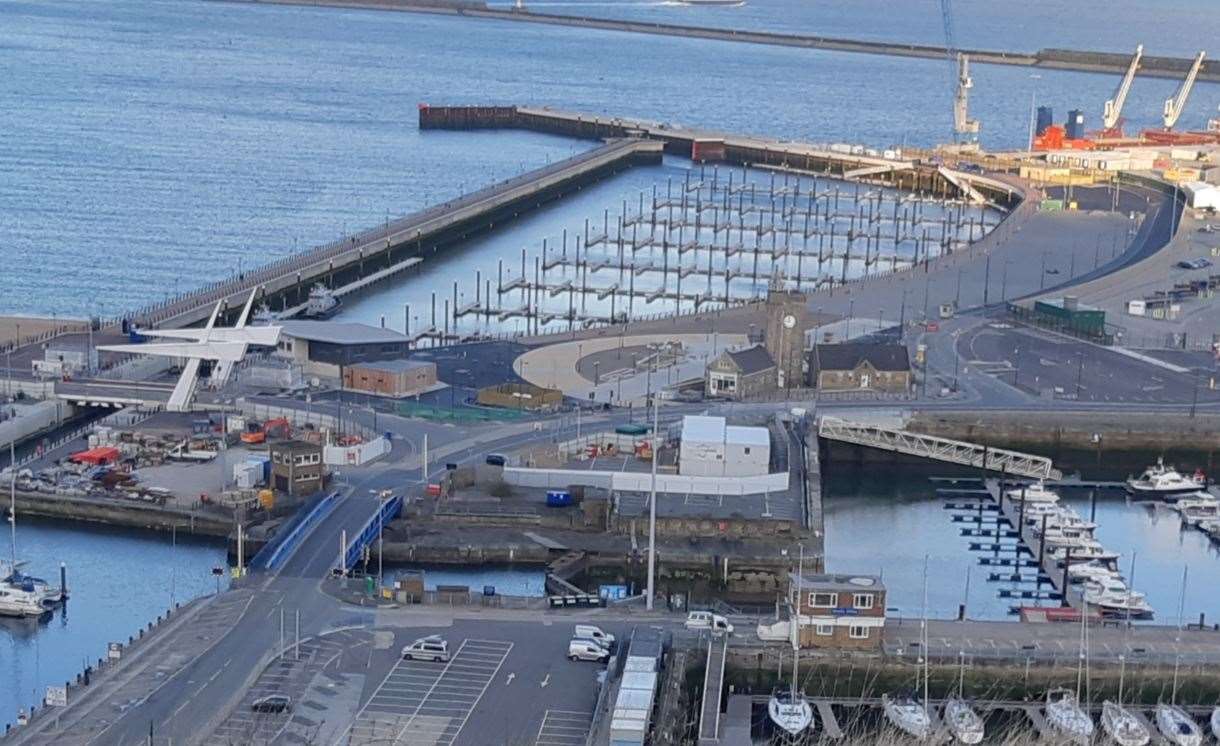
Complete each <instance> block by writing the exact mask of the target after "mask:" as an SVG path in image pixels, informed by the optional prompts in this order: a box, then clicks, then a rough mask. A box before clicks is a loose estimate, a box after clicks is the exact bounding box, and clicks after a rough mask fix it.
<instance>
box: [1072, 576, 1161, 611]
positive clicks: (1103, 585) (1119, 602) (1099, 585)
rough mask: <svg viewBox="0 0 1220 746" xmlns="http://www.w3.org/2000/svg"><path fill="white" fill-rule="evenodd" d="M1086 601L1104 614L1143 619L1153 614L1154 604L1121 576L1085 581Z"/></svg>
mask: <svg viewBox="0 0 1220 746" xmlns="http://www.w3.org/2000/svg"><path fill="white" fill-rule="evenodd" d="M1084 601H1085V603H1086V604H1088V605H1089V606H1094V607H1096V608H1097V610H1098V611H1099V612H1101V614H1102V615H1103V616H1108V617H1131V618H1132V619H1141V618H1147V617H1150V616H1152V606H1151V605H1149V603H1148V600H1147V599H1146V598H1145V597H1144V594H1142V593H1140V592H1139V591H1133V590H1131V589H1130V588H1128V587H1127V584H1126V583H1124V582H1123V581H1122V580H1121V579H1119V578H1111V579H1109V580H1105V579H1100V578H1099V579H1095V580H1088V581H1085V586H1084Z"/></svg>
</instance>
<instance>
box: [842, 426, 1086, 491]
mask: <svg viewBox="0 0 1220 746" xmlns="http://www.w3.org/2000/svg"><path fill="white" fill-rule="evenodd" d="M818 436H819V437H821V438H824V439H826V440H834V441H838V442H840V443H851V444H854V445H860V446H867V447H869V448H877V449H880V450H883V451H894V452H896V453H905V454H908V455H911V456H920V457H922V458H928V459H932V460H934V461H944V462H946V463H950V464H961V465H962V466H973V467H975V468H978V469H984V470H992V471H998V472H1002V473H1004V474H1007V475H1010V476H1020V477H1027V478H1029V479H1062V478H1063V473H1062V472H1060V471H1059V470H1058V469H1056V468H1055V466H1054V464H1053V463H1052V462H1051V460H1050V459H1049V458H1046V457H1045V456H1035V455H1033V454H1029V453H1021V452H1020V451H1010V450H1007V449H1004V448H992V447H990V446H984V445H979V444H977V443H967V442H965V441H961V440H950V439H949V438H938V437H936V436H934V435H924V434H922V433H913V432H910V431H908V430H901V429H898V428H893V427H886V426H883V425H877V424H866V423H858V422H849V421H847V420H843V419H839V418H838V417H829V416H825V415H824V416H822V417H821V418H820V419H819V421H818Z"/></svg>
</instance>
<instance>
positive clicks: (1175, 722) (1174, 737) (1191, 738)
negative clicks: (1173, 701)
mask: <svg viewBox="0 0 1220 746" xmlns="http://www.w3.org/2000/svg"><path fill="white" fill-rule="evenodd" d="M1156 729H1157V730H1159V731H1160V732H1161V735H1162V736H1164V738H1165V740H1166V741H1168V742H1169V743H1171V744H1173V746H1200V744H1202V743H1203V731H1202V730H1200V728H1199V724H1198V723H1196V722H1195V720H1194V718H1192V717H1191V716H1189V715H1187V714H1186V713H1185V712H1184V711H1183V710H1182V709H1181V708H1178V707H1174V706H1172V705H1157V708H1156Z"/></svg>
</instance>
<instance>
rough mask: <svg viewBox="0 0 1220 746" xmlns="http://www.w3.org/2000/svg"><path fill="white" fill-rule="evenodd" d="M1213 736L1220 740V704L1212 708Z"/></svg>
mask: <svg viewBox="0 0 1220 746" xmlns="http://www.w3.org/2000/svg"><path fill="white" fill-rule="evenodd" d="M1211 725H1212V736H1213V737H1214V738H1215V739H1216V740H1217V741H1220V705H1217V706H1216V707H1215V708H1214V709H1213V710H1212V723H1211Z"/></svg>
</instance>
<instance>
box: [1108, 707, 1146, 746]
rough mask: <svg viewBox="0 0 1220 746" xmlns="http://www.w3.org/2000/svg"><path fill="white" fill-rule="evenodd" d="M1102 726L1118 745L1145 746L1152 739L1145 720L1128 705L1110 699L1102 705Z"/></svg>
mask: <svg viewBox="0 0 1220 746" xmlns="http://www.w3.org/2000/svg"><path fill="white" fill-rule="evenodd" d="M1101 728H1102V730H1104V731H1105V732H1106V735H1108V736H1109V737H1110V738H1111V739H1113V741H1114V743H1116V744H1118V746H1144V744H1146V743H1148V742H1149V741H1151V740H1152V734H1151V733H1149V732H1148V728H1147V726H1145V725H1144V723H1143V721H1141V720H1140V719H1139V718H1137V717H1136V716H1135V715H1133V714H1132V713H1131V712H1130V711H1129V710H1128V709H1127V708H1126V707H1123V706H1122V705H1120V704H1117V703H1115V702H1111V701H1109V700H1106V701H1105V702H1104V703H1102V706H1101Z"/></svg>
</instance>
